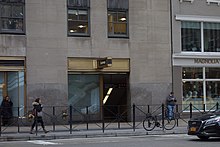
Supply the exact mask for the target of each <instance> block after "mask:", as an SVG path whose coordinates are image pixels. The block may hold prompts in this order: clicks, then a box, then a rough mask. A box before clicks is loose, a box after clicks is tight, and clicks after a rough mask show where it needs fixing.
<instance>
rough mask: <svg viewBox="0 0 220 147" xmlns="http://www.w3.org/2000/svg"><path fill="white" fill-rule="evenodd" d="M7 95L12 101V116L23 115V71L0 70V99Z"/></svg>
mask: <svg viewBox="0 0 220 147" xmlns="http://www.w3.org/2000/svg"><path fill="white" fill-rule="evenodd" d="M6 95H8V96H9V97H10V99H11V101H12V102H13V116H18V108H19V115H20V116H23V115H24V72H23V71H20V72H19V71H9V72H0V99H1V101H2V99H3V96H6Z"/></svg>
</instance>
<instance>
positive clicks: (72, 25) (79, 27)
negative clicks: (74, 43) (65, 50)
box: [68, 21, 88, 34]
mask: <svg viewBox="0 0 220 147" xmlns="http://www.w3.org/2000/svg"><path fill="white" fill-rule="evenodd" d="M68 26H69V28H68V29H69V30H68V31H69V33H83V34H85V33H86V34H87V33H88V23H87V22H81V21H69V22H68Z"/></svg>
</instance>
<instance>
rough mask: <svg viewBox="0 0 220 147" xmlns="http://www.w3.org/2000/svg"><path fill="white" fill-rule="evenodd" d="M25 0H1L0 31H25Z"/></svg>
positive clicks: (20, 32)
mask: <svg viewBox="0 0 220 147" xmlns="http://www.w3.org/2000/svg"><path fill="white" fill-rule="evenodd" d="M24 5H25V0H0V33H13V34H23V33H24Z"/></svg>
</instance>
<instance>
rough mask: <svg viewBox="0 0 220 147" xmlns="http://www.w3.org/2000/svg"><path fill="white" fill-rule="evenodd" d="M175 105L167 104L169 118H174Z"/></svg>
mask: <svg viewBox="0 0 220 147" xmlns="http://www.w3.org/2000/svg"><path fill="white" fill-rule="evenodd" d="M174 107H175V106H174V105H167V115H168V116H167V117H168V118H169V119H172V118H173V114H174Z"/></svg>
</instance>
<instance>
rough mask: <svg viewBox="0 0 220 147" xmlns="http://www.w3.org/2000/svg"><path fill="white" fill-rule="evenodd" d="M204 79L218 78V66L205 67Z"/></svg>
mask: <svg viewBox="0 0 220 147" xmlns="http://www.w3.org/2000/svg"><path fill="white" fill-rule="evenodd" d="M205 76H206V79H220V68H208V67H207V68H206V69H205Z"/></svg>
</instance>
